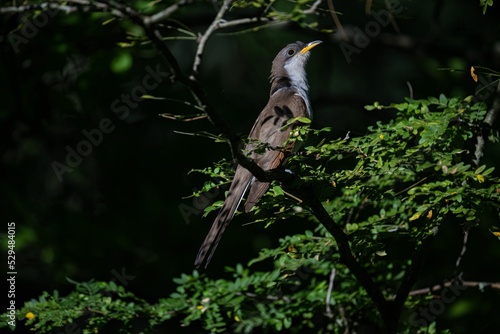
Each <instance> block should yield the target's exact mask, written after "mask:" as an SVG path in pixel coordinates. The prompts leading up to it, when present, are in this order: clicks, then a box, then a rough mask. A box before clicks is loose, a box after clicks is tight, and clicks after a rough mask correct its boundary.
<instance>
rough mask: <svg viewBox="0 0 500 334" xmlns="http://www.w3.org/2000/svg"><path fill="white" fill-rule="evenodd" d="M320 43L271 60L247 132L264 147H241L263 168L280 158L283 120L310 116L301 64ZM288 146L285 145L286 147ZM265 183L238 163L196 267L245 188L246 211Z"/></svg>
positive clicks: (292, 47) (295, 46) (285, 132)
mask: <svg viewBox="0 0 500 334" xmlns="http://www.w3.org/2000/svg"><path fill="white" fill-rule="evenodd" d="M320 43H321V41H314V42H311V43H309V44H305V43H303V42H295V43H291V44H288V45H287V46H286V47H285V48H283V49H282V50H281V51H280V52H279V53H278V55H277V56H276V58H274V60H273V64H272V68H271V76H270V78H271V93H270V97H269V102H267V105H266V106H265V107H264V110H262V112H261V113H260V115H259V117H258V118H257V120H256V121H255V124H254V125H253V128H252V130H251V131H250V135H249V139H250V140H251V141H254V142H255V141H257V142H260V143H263V144H265V145H266V146H267V148H266V150H265V151H264V152H262V151H259V152H256V151H254V152H252V149H253V148H254V146H255V144H252V142H250V143H248V144H247V145H246V147H245V151H247V152H251V154H250V158H251V159H252V160H253V161H254V162H255V163H256V164H257V165H259V166H260V167H261V168H262V169H263V170H271V169H274V168H277V167H278V166H280V165H281V164H282V163H283V162H284V159H285V152H284V150H283V145H284V144H285V143H286V141H287V140H288V138H289V136H290V132H291V130H292V127H291V126H285V125H286V124H287V122H288V121H289V120H290V119H292V118H295V117H308V118H311V117H312V111H311V106H310V103H309V97H308V89H309V86H308V84H307V78H306V71H305V65H306V63H307V59H308V58H309V50H311V49H312V48H313V47H315V46H316V45H318V44H320ZM291 149H292V148H291V147H286V150H287V151H290V150H291ZM268 187H269V183H267V182H260V181H258V180H257V179H256V178H255V177H254V176H253V175H252V173H250V172H249V171H248V170H247V169H245V168H244V167H242V166H240V165H238V167H237V168H236V172H235V174H234V177H233V181H232V183H231V186H230V187H229V192H228V195H227V198H226V200H225V202H224V204H223V206H222V209H221V210H220V212H219V214H218V215H217V217H216V218H215V221H214V223H213V225H212V228H211V229H210V232H208V235H207V237H206V238H205V241H204V242H203V244H202V245H201V247H200V250H199V251H198V256H197V257H196V261H195V263H194V264H195V266H196V267H199V266H200V265H201V263H202V262H203V260H204V259H205V257H206V256H207V254H208V258H207V260H206V265H205V267H206V266H207V265H208V263H209V262H210V260H211V258H212V256H213V254H214V251H215V249H216V248H217V245H218V244H219V241H220V239H221V237H222V234H223V233H224V230H225V229H226V227H227V225H228V224H229V222H230V221H231V219H232V218H233V216H234V214H235V212H236V209H237V208H238V206H239V204H240V202H241V200H242V198H243V196H244V195H245V192H246V191H247V189H248V188H250V190H249V193H248V197H247V201H246V203H245V211H246V212H248V211H250V209H251V208H252V207H253V206H254V205H255V203H257V201H258V200H259V199H260V197H261V196H262V195H263V194H264V193H265V192H266V190H267V188H268ZM209 252H210V253H209Z"/></svg>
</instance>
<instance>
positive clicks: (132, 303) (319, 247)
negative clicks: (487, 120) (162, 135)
mask: <svg viewBox="0 0 500 334" xmlns="http://www.w3.org/2000/svg"><path fill="white" fill-rule="evenodd" d="M471 100H472V99H471V97H469V98H466V99H464V100H461V99H458V98H447V97H445V96H444V95H441V96H439V97H438V98H435V97H431V98H429V99H425V100H411V99H407V101H406V102H404V103H398V104H391V105H389V106H382V105H380V104H379V103H374V104H373V105H370V106H367V107H366V109H368V110H372V111H373V112H378V111H379V110H382V109H386V108H390V109H394V110H396V117H395V118H394V119H393V120H391V121H389V122H386V123H383V122H379V123H377V124H376V125H375V126H372V127H370V128H369V129H368V130H367V133H366V134H365V135H364V136H360V137H355V138H344V139H334V140H328V141H327V140H325V139H324V138H323V139H321V137H322V136H323V135H324V134H325V133H327V132H328V131H329V129H322V130H312V129H310V128H309V125H304V126H301V127H299V128H298V130H297V131H296V134H297V136H299V137H301V136H303V137H305V135H307V134H309V136H311V137H313V138H314V137H316V138H319V139H321V140H320V141H319V143H317V144H314V145H309V146H306V147H305V148H304V149H303V154H296V155H294V156H292V157H291V158H290V159H289V163H288V166H289V168H291V169H292V170H293V171H294V172H295V173H296V174H297V175H298V176H299V177H300V178H301V182H304V183H309V184H313V185H314V188H315V190H316V193H317V194H318V196H319V197H320V198H321V200H322V202H323V204H324V206H325V208H326V209H327V211H328V212H329V214H330V215H331V216H332V217H334V219H335V221H336V222H337V224H340V225H342V226H343V228H344V230H345V231H346V232H347V233H348V235H349V238H350V242H351V246H352V250H353V253H354V254H358V259H359V260H360V261H361V262H362V263H363V265H364V266H365V267H366V268H368V270H369V272H370V274H371V275H372V277H373V279H374V281H375V283H376V284H377V286H379V287H380V288H381V289H382V291H383V294H384V295H385V296H387V297H390V296H393V295H395V293H396V288H397V287H398V286H399V283H400V281H401V279H402V277H403V274H404V272H405V271H406V270H408V268H409V265H410V264H411V263H410V258H411V254H412V251H413V249H414V248H415V247H417V246H418V245H420V244H421V243H422V242H423V241H424V240H425V239H426V238H429V237H430V236H433V235H434V234H436V233H438V230H439V227H440V225H441V223H442V222H443V221H452V222H454V223H456V224H461V225H463V226H468V227H469V228H470V227H472V226H474V225H483V224H485V222H483V221H482V220H481V214H482V213H483V211H485V210H486V208H491V209H495V210H496V214H497V215H498V203H499V202H500V201H499V199H500V191H499V189H500V180H499V178H498V177H496V176H494V174H493V171H494V168H493V167H490V166H486V165H481V166H479V167H474V166H472V165H471V163H470V161H472V156H473V149H474V143H475V138H476V135H477V134H478V133H481V131H480V130H481V126H482V119H483V118H484V116H485V114H486V106H485V104H484V103H474V102H471ZM490 140H498V134H497V133H491V135H490ZM200 172H202V173H204V174H207V175H210V176H212V177H213V178H215V179H222V180H225V179H227V177H228V175H230V173H231V172H230V169H229V165H228V164H227V163H224V162H219V163H217V164H215V166H214V167H213V168H212V167H208V168H206V169H203V170H201V171H200ZM218 186H219V183H218V182H213V181H211V180H210V181H208V182H207V184H206V186H205V187H204V190H207V191H209V190H211V189H212V188H213V187H218ZM217 207H218V204H214V207H209V208H208V209H207V210H208V211H210V210H213V209H215V208H217ZM270 210H272V212H274V213H275V214H274V215H267V216H266V218H264V219H262V220H263V221H265V222H266V223H267V224H271V223H273V222H275V221H277V220H286V219H288V218H291V217H292V216H293V217H300V218H301V219H305V220H310V221H311V222H313V223H314V224H315V225H316V226H317V227H316V228H315V229H314V231H305V232H304V233H302V234H298V235H293V236H288V237H285V238H283V239H281V240H280V246H279V247H278V248H276V249H264V250H262V251H261V253H260V255H259V257H258V258H256V259H254V260H252V261H251V262H250V264H249V265H250V267H249V268H245V267H243V266H241V265H238V266H236V268H226V270H227V271H228V272H229V273H231V275H232V278H230V279H217V280H214V279H210V278H208V277H206V276H205V275H200V274H199V273H198V272H197V271H194V272H193V273H192V274H191V275H188V274H182V275H181V277H180V278H177V279H175V280H174V281H175V283H176V284H177V285H178V287H177V289H176V292H174V293H172V294H171V295H170V297H169V298H166V299H160V300H159V301H158V302H157V303H155V304H149V303H148V302H146V301H144V300H141V299H139V298H137V297H135V296H134V295H133V294H132V293H130V292H127V291H125V289H124V288H123V287H121V286H118V285H116V284H115V283H114V282H110V283H104V282H88V283H76V288H75V291H73V292H71V293H70V294H69V295H67V296H65V297H61V296H59V295H58V293H57V292H54V293H53V294H52V295H50V294H48V293H44V294H43V295H42V296H41V297H40V298H39V300H33V301H30V302H28V303H26V304H25V305H24V307H23V308H22V309H20V310H19V311H18V314H17V315H18V318H19V319H22V318H24V317H25V316H26V315H27V314H29V312H31V313H32V314H33V315H34V318H33V319H31V320H27V325H28V326H30V327H32V328H33V330H36V332H38V333H47V332H49V331H50V330H51V329H54V328H58V327H61V326H65V325H67V324H71V323H77V324H78V326H81V328H84V329H85V331H84V332H85V333H91V332H98V331H100V330H101V329H103V328H104V329H106V328H108V327H107V326H110V322H111V323H118V324H119V326H118V328H122V330H123V331H124V332H127V331H130V330H131V328H135V329H137V328H138V327H140V328H141V330H143V331H144V332H150V331H152V330H153V329H154V328H156V326H159V325H161V324H162V323H164V322H167V321H172V320H173V321H180V322H181V323H182V325H183V326H194V325H198V326H199V325H200V324H201V326H202V327H203V329H204V330H205V331H208V332H214V333H222V332H225V331H226V332H227V331H231V332H237V333H251V332H252V331H254V330H256V329H257V328H261V329H262V330H263V331H264V332H272V331H281V330H286V331H288V332H291V333H303V332H315V333H343V332H344V331H345V330H348V329H351V330H352V329H356V328H357V329H361V328H372V326H377V327H380V326H381V325H382V324H381V322H380V319H379V318H378V317H377V315H376V314H377V312H376V308H375V307H374V305H373V304H372V302H371V300H370V299H369V298H368V296H367V294H366V292H365V291H364V289H363V288H362V287H361V286H360V284H359V283H358V282H357V280H356V279H355V278H354V276H353V275H352V274H351V272H350V271H349V270H348V268H346V266H345V265H344V264H343V263H342V261H341V259H340V257H339V253H338V249H337V244H336V242H335V240H334V239H333V238H332V237H331V236H330V235H329V234H328V232H327V231H326V230H325V229H324V228H323V227H322V226H321V225H319V224H317V221H316V218H315V217H314V216H313V215H312V214H311V213H310V212H309V211H308V208H306V207H301V205H300V203H297V202H296V200H295V199H290V198H288V197H287V196H285V192H284V191H283V189H282V188H281V187H280V185H279V184H275V185H274V186H273V187H272V191H269V192H268V194H267V195H266V196H265V198H264V199H263V201H262V202H261V203H259V205H258V207H257V208H256V209H255V212H256V213H260V212H261V211H267V212H269V211H270ZM399 242H404V243H406V244H407V245H408V246H407V247H404V248H399V249H398V250H397V252H396V253H395V252H394V247H393V246H394V244H396V243H399ZM259 264H266V265H268V266H270V267H272V269H270V270H267V271H259V270H255V269H252V268H254V267H256V266H257V265H259ZM428 302H429V300H428V299H427V298H422V299H417V298H412V299H411V300H408V301H407V303H406V307H407V308H408V311H411V309H414V308H416V307H417V306H418V305H419V304H420V303H422V304H424V305H425V304H426V303H428ZM410 325H412V324H411V323H408V320H406V319H402V321H401V326H402V328H410V327H409V326H410ZM427 326H428V327H422V328H420V329H419V330H420V331H421V332H429V333H432V332H435V330H436V329H435V323H433V322H430V323H428V324H427Z"/></svg>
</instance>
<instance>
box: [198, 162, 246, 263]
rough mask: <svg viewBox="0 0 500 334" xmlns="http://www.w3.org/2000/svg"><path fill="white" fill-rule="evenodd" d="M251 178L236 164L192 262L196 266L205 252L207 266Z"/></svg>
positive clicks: (202, 259) (203, 258) (201, 260)
mask: <svg viewBox="0 0 500 334" xmlns="http://www.w3.org/2000/svg"><path fill="white" fill-rule="evenodd" d="M252 178H253V176H252V174H251V173H250V172H249V171H248V170H246V169H245V168H243V167H241V166H238V167H237V168H236V172H235V174H234V178H233V182H232V183H231V186H230V187H229V193H228V195H227V198H226V200H225V201H224V205H223V206H222V209H221V210H220V211H219V214H218V215H217V218H215V221H214V223H213V224H212V228H211V229H210V231H209V232H208V234H207V237H206V238H205V241H203V244H202V245H201V247H200V250H199V251H198V255H197V256H196V260H195V262H194V265H195V266H196V267H199V266H200V265H201V264H202V262H203V261H204V260H205V258H206V257H207V254H208V258H207V260H206V263H205V268H206V267H207V266H208V263H209V262H210V260H211V259H212V256H213V255H214V252H215V249H216V248H217V245H218V244H219V241H220V239H221V238H222V234H223V233H224V231H225V230H226V227H227V226H228V225H229V223H230V222H231V219H232V218H233V216H234V214H235V212H236V209H238V206H239V204H240V202H241V200H242V198H243V195H245V192H246V190H247V188H248V185H249V184H250V182H251V180H252Z"/></svg>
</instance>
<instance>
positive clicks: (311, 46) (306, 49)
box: [300, 41, 323, 53]
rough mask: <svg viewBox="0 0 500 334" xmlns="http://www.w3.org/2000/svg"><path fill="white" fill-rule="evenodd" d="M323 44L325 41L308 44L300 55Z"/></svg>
mask: <svg viewBox="0 0 500 334" xmlns="http://www.w3.org/2000/svg"><path fill="white" fill-rule="evenodd" d="M321 43H323V41H314V42H311V43H309V44H307V45H306V46H305V47H304V48H303V49H302V50H300V53H306V52H308V51H309V50H311V49H312V48H314V47H315V46H316V45H318V44H321Z"/></svg>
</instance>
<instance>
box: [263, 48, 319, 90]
mask: <svg viewBox="0 0 500 334" xmlns="http://www.w3.org/2000/svg"><path fill="white" fill-rule="evenodd" d="M321 43H322V42H321V41H313V42H311V43H308V44H306V43H304V42H299V41H297V42H295V43H291V44H288V45H287V46H285V47H284V48H283V49H282V50H281V51H280V52H279V53H278V54H277V55H276V57H275V58H274V60H273V65H272V68H271V81H274V80H282V79H283V78H288V79H289V80H290V83H291V84H292V86H297V87H298V86H304V87H303V88H305V89H306V90H307V80H306V73H305V66H306V63H307V60H308V59H309V51H310V50H311V49H312V48H314V47H315V46H316V45H318V44H321Z"/></svg>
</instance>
